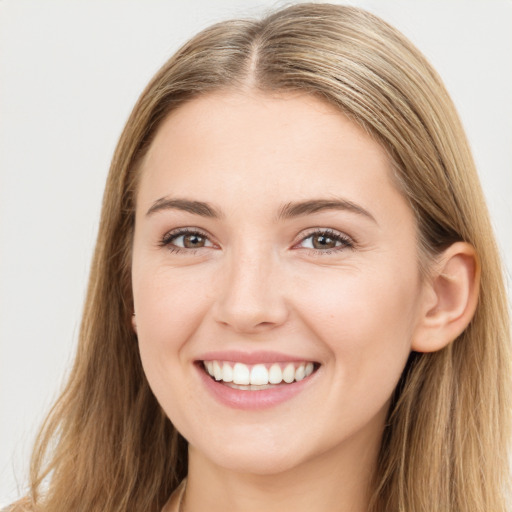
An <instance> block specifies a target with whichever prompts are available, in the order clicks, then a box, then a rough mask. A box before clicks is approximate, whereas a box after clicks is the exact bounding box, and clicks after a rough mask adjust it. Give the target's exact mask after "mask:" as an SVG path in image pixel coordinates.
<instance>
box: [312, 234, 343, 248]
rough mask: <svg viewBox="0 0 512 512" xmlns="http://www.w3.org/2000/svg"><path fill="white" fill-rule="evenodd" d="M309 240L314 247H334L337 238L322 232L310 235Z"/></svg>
mask: <svg viewBox="0 0 512 512" xmlns="http://www.w3.org/2000/svg"><path fill="white" fill-rule="evenodd" d="M311 241H312V245H313V248H314V249H334V248H335V247H336V243H337V240H334V239H333V238H331V237H329V236H326V235H324V234H320V235H315V236H313V237H311Z"/></svg>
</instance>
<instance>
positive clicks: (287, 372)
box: [201, 360, 320, 391]
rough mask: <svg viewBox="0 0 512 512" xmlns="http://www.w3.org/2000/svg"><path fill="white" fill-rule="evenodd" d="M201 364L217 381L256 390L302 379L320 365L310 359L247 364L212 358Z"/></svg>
mask: <svg viewBox="0 0 512 512" xmlns="http://www.w3.org/2000/svg"><path fill="white" fill-rule="evenodd" d="M201 366H202V367H203V369H204V370H205V372H206V373H207V374H208V375H209V376H210V377H211V378H212V379H213V380H215V381H217V382H219V383H222V384H225V385H226V386H228V387H231V388H234V389H241V390H247V391H256V390H263V389H269V388H273V387H276V386H283V385H288V384H293V383H294V382H299V381H301V380H304V379H305V378H307V377H309V376H310V375H311V374H313V373H314V372H315V371H316V370H317V369H318V368H319V366H320V365H319V364H318V363H314V362H311V361H301V362H293V363H292V362H290V363H272V364H262V363H260V364H254V365H248V364H244V363H238V362H237V363H235V362H231V361H217V360H214V361H202V362H201Z"/></svg>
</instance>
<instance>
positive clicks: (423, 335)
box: [411, 242, 480, 352]
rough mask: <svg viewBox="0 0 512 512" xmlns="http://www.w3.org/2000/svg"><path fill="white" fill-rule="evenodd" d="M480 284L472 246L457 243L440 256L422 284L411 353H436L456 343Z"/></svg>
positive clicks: (469, 315)
mask: <svg viewBox="0 0 512 512" xmlns="http://www.w3.org/2000/svg"><path fill="white" fill-rule="evenodd" d="M479 285H480V264H479V261H478V257H477V254H476V251H475V249H474V248H473V246H472V245H470V244H468V243H465V242H456V243H454V244H452V245H451V246H450V247H448V249H446V250H445V251H444V252H443V253H441V255H440V256H439V258H438V259H437V262H436V264H435V265H434V269H433V275H432V277H431V280H430V281H429V282H428V283H426V284H425V287H426V288H425V290H424V300H423V304H422V306H423V311H422V313H421V317H420V319H419V323H418V325H417V328H416V330H415V333H414V337H413V342H412V346H411V348H412V350H414V351H417V352H435V351H437V350H441V349H442V348H444V347H446V346H447V345H448V344H450V343H451V342H452V341H453V340H455V339H456V338H457V336H459V335H460V334H461V333H462V332H463V331H464V329H465V328H466V327H467V326H468V325H469V323H470V321H471V319H472V318H473V315H474V313H475V310H476V306H477V303H478V291H479Z"/></svg>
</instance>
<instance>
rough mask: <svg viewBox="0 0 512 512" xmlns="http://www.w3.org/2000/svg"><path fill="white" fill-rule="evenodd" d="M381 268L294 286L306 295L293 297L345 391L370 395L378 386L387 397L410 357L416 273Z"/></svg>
mask: <svg viewBox="0 0 512 512" xmlns="http://www.w3.org/2000/svg"><path fill="white" fill-rule="evenodd" d="M385 267H386V269H385V270H384V271H383V270H381V269H380V268H376V267H369V266H368V267H365V271H364V272H362V271H360V270H359V269H346V270H340V271H338V269H329V272H328V273H327V272H325V271H323V272H321V273H316V275H315V274H313V275H310V276H309V277H308V278H307V279H303V281H302V283H301V285H300V286H299V288H300V289H303V290H305V289H307V290H308V293H307V294H304V293H302V294H300V293H297V297H301V299H300V300H298V301H297V302H296V305H297V309H298V311H299V312H300V316H301V319H302V321H303V323H305V324H306V325H307V326H308V328H309V330H310V331H312V332H313V333H314V337H315V338H317V339H318V340H320V341H321V342H322V344H323V346H324V347H325V348H326V349H327V350H328V351H329V354H328V356H327V360H328V364H333V365H335V366H336V367H337V369H338V370H339V371H337V372H335V374H336V376H337V379H339V380H340V381H343V383H342V384H343V386H344V387H346V386H349V387H352V386H356V387H361V388H362V387H366V388H367V392H369V391H368V390H369V389H371V388H372V386H373V385H376V384H377V383H379V386H385V387H386V389H387V391H386V392H389V393H390V392H391V391H392V389H393V388H394V386H395V384H396V381H397V380H398V378H399V377H400V374H401V372H402V370H403V367H404V365H405V363H406V361H407V357H408V355H409V353H410V347H411V341H412V336H413V331H414V325H415V322H416V311H417V304H418V302H417V299H418V291H419V282H418V280H417V276H416V270H415V268H411V272H407V271H405V272H404V271H403V268H402V269H401V268H399V267H398V266H396V267H393V266H392V265H391V264H390V265H386V266H385ZM327 274H329V275H327ZM340 384H341V382H340ZM379 386H377V388H378V387H379Z"/></svg>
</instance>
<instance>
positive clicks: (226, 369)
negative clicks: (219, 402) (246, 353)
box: [222, 363, 233, 382]
mask: <svg viewBox="0 0 512 512" xmlns="http://www.w3.org/2000/svg"><path fill="white" fill-rule="evenodd" d="M222 380H223V381H224V382H233V368H231V365H230V364H228V363H224V364H223V365H222Z"/></svg>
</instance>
